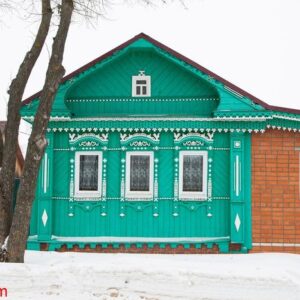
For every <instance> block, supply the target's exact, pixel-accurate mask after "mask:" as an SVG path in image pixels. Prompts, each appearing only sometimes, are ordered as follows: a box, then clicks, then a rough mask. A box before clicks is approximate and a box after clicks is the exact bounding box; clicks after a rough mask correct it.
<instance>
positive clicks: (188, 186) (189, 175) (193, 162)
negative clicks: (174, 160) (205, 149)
mask: <svg viewBox="0 0 300 300" xmlns="http://www.w3.org/2000/svg"><path fill="white" fill-rule="evenodd" d="M182 176H183V191H184V192H202V190H203V186H202V184H203V183H202V181H203V180H202V176H203V156H201V155H184V156H183V172H182Z"/></svg>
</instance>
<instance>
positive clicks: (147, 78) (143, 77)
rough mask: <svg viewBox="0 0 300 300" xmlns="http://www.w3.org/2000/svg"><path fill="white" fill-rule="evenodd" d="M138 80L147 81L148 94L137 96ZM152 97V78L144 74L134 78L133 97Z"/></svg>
mask: <svg viewBox="0 0 300 300" xmlns="http://www.w3.org/2000/svg"><path fill="white" fill-rule="evenodd" d="M140 72H143V71H140ZM138 80H145V81H146V92H147V93H146V94H145V95H143V94H140V95H137V93H136V87H137V85H138V84H137V81H138ZM150 96H151V76H146V75H144V73H141V74H140V75H138V76H132V97H150Z"/></svg>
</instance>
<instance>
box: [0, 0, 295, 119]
mask: <svg viewBox="0 0 300 300" xmlns="http://www.w3.org/2000/svg"><path fill="white" fill-rule="evenodd" d="M119 2H122V1H119ZM129 2H131V5H129V6H128V5H127V6H125V5H116V6H113V7H112V8H111V9H110V10H107V15H106V18H105V19H100V20H99V22H98V23H97V24H95V25H94V26H93V27H92V26H90V25H87V24H86V23H85V22H81V23H78V22H76V23H73V24H72V27H71V31H70V34H69V37H68V40H67V45H66V51H65V55H64V66H65V68H66V70H67V73H66V74H68V73H70V72H71V71H73V70H75V69H77V68H79V67H81V66H82V65H83V64H85V63H88V62H89V61H91V60H93V59H94V58H96V57H98V56H100V55H101V54H103V53H105V52H107V51H109V50H110V49H112V48H113V47H116V46H118V45H119V44H121V43H123V42H125V41H127V40H128V39H130V38H131V37H133V36H135V35H136V34H138V33H140V32H144V33H146V34H148V35H150V36H151V37H153V38H155V39H157V40H158V41H160V42H162V43H164V44H165V45H167V46H169V47H171V48H173V49H174V50H176V51H178V52H179V53H181V54H183V55H185V56H187V57H189V58H191V59H192V60H194V61H196V62H197V63H199V64H201V65H203V66H204V67H206V68H208V69H210V70H211V71H213V72H215V73H217V74H218V75H220V76H222V77H224V78H225V79H227V80H229V81H231V82H232V83H234V84H235V85H237V86H239V87H240V88H242V89H244V90H246V91H248V92H250V93H252V94H253V95H254V96H256V97H258V98H260V99H262V100H264V101H266V102H268V103H269V104H272V105H279V106H287V107H294V108H298V109H300V102H299V98H300V97H299V96H298V86H299V73H298V70H299V69H300V55H299V53H300V41H299V30H300V1H299V0H194V1H193V0H186V1H185V3H186V6H187V8H186V9H185V8H184V7H183V6H182V5H181V4H179V1H175V0H174V2H173V3H171V4H169V5H162V6H161V5H160V6H157V7H147V6H145V5H135V4H134V2H141V1H134V0H131V1H129ZM169 2H172V1H171V0H170V1H169ZM0 18H1V19H3V20H2V22H1V23H0V37H1V47H0V54H1V55H0V119H4V118H5V116H6V108H5V105H6V102H7V99H8V96H7V93H6V91H7V89H8V87H9V84H10V81H11V80H12V79H13V78H14V76H15V74H16V71H17V69H18V67H19V64H20V62H21V61H22V59H23V56H24V54H25V51H27V50H28V49H29V48H30V46H31V43H32V41H33V37H34V33H35V32H36V26H37V25H38V22H36V23H32V21H30V20H29V19H28V20H26V21H25V20H24V19H23V20H22V19H21V18H19V17H14V16H13V14H10V15H8V13H6V16H5V17H3V15H2V16H0ZM54 34H55V31H54V30H52V32H51V36H50V37H51V38H50V39H49V40H48V42H47V45H48V49H51V40H52V37H53V36H54ZM48 57H49V54H48V51H47V49H46V48H45V49H44V50H43V53H42V56H41V57H40V59H39V61H38V64H37V65H36V68H35V70H34V73H33V74H32V76H31V78H30V82H29V83H28V86H27V88H26V91H25V95H24V98H25V97H28V96H30V95H32V94H33V93H35V92H37V91H39V90H40V89H41V87H42V85H43V80H44V73H45V69H46V65H47V60H48Z"/></svg>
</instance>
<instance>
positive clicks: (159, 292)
mask: <svg viewBox="0 0 300 300" xmlns="http://www.w3.org/2000/svg"><path fill="white" fill-rule="evenodd" d="M25 261H26V263H25V264H0V275H1V277H0V278H1V279H0V288H2V289H3V288H6V289H7V292H8V297H7V298H6V299H22V300H23V299H30V300H37V299H38V300H42V299H64V300H69V299H72V300H77V299H100V300H112V299H115V300H125V299H128V300H171V299H172V300H174V299H175V300H179V299H182V300H189V299H193V300H196V299H197V300H198V299H207V300H208V299H222V300H223V299H230V300H234V299H237V300H242V299H255V300H264V299H272V300H276V299H280V300H281V299H285V300H287V299H288V300H299V299H300V255H293V254H279V253H273V254H248V255H146V254H140V255H137V254H88V253H55V252H34V251H27V252H26V257H25ZM2 298H3V295H2Z"/></svg>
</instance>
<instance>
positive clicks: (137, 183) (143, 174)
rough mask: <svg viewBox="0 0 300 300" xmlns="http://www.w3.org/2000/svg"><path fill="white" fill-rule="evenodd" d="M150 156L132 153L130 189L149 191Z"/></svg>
mask: <svg viewBox="0 0 300 300" xmlns="http://www.w3.org/2000/svg"><path fill="white" fill-rule="evenodd" d="M149 179H150V157H149V156H148V155H132V156H131V157H130V191H149Z"/></svg>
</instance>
